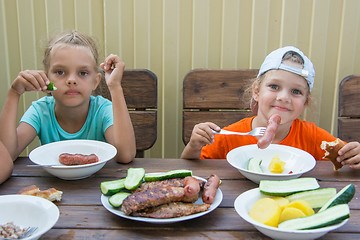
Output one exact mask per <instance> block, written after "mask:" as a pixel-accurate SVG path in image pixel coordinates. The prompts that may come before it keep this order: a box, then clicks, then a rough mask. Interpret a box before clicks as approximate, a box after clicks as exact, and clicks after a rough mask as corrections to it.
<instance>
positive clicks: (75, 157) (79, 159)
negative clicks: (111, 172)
mask: <svg viewBox="0 0 360 240" xmlns="http://www.w3.org/2000/svg"><path fill="white" fill-rule="evenodd" d="M98 161H99V158H98V157H97V156H96V155H95V154H90V155H85V154H79V153H76V154H70V153H62V154H60V155H59V162H60V163H61V164H64V165H68V166H71V165H83V164H90V163H96V162H98Z"/></svg>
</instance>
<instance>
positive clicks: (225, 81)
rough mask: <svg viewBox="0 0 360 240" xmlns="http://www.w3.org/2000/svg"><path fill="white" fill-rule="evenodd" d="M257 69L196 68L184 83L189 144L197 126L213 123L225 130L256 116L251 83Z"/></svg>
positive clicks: (184, 117)
mask: <svg viewBox="0 0 360 240" xmlns="http://www.w3.org/2000/svg"><path fill="white" fill-rule="evenodd" d="M257 73H258V70H256V69H244V70H241V69H239V70H225V69H195V70H192V71H190V72H189V73H188V74H187V75H186V76H185V79H184V82H183V142H184V143H185V144H187V143H188V142H189V140H190V137H191V132H192V130H193V128H194V126H195V125H196V124H198V123H201V122H214V123H216V124H217V125H219V126H220V127H225V126H227V125H230V124H232V123H235V122H237V121H239V120H240V119H242V118H245V117H250V116H253V113H252V112H251V110H250V99H251V92H249V91H247V90H248V88H249V87H251V84H250V81H249V80H251V79H254V78H255V77H256V75H257Z"/></svg>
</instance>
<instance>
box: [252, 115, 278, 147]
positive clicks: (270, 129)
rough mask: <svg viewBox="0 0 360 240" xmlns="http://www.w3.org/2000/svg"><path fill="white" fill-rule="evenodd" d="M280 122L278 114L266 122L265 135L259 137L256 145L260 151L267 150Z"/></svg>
mask: <svg viewBox="0 0 360 240" xmlns="http://www.w3.org/2000/svg"><path fill="white" fill-rule="evenodd" d="M280 122H281V117H280V115H279V114H273V115H271V116H270V118H269V120H268V125H267V128H266V130H265V133H264V135H263V136H262V137H260V139H259V141H258V143H257V145H258V147H259V148H260V149H265V148H267V147H268V146H269V145H270V144H271V142H272V141H273V140H274V137H275V134H276V131H277V129H278V128H279V125H280Z"/></svg>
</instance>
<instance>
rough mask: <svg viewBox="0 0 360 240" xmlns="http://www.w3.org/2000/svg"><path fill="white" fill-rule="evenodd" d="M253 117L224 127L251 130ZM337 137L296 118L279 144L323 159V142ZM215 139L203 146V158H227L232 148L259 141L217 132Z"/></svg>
mask: <svg viewBox="0 0 360 240" xmlns="http://www.w3.org/2000/svg"><path fill="white" fill-rule="evenodd" d="M253 118H254V117H251V118H244V119H242V120H240V121H238V122H236V123H233V124H231V125H229V126H227V127H225V128H224V129H225V130H229V131H234V132H249V131H251V122H252V120H253ZM335 139H336V138H335V137H334V136H332V135H331V134H330V133H329V132H327V131H325V130H324V129H322V128H319V127H317V126H316V125H315V124H314V123H310V122H307V121H302V120H300V119H296V120H295V121H294V122H293V123H292V125H291V130H290V132H289V135H288V136H287V137H286V138H285V139H284V140H282V141H281V142H280V143H278V144H281V145H286V146H290V147H295V148H299V149H302V150H304V151H306V152H308V153H310V154H311V155H313V157H314V158H315V159H316V160H322V158H323V156H324V154H325V151H324V150H322V149H321V148H320V146H321V142H322V141H328V142H331V141H334V140H335ZM214 140H215V142H214V143H212V144H211V145H206V146H204V147H203V148H202V150H201V156H200V158H201V159H207V158H210V159H225V158H226V154H227V153H228V152H229V151H231V150H232V149H234V148H237V147H241V146H245V145H250V144H257V142H258V140H257V139H256V137H254V136H249V135H247V136H236V135H220V134H215V139H214Z"/></svg>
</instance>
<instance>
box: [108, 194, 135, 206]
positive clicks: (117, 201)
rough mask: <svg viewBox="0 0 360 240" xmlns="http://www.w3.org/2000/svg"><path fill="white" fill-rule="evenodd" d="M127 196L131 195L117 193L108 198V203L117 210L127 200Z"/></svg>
mask: <svg viewBox="0 0 360 240" xmlns="http://www.w3.org/2000/svg"><path fill="white" fill-rule="evenodd" d="M129 195H131V193H128V192H118V193H116V194H114V195H112V196H111V197H109V203H110V205H111V206H113V207H115V208H118V207H120V206H121V204H122V203H123V201H124V200H125V198H127V196H129Z"/></svg>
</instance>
